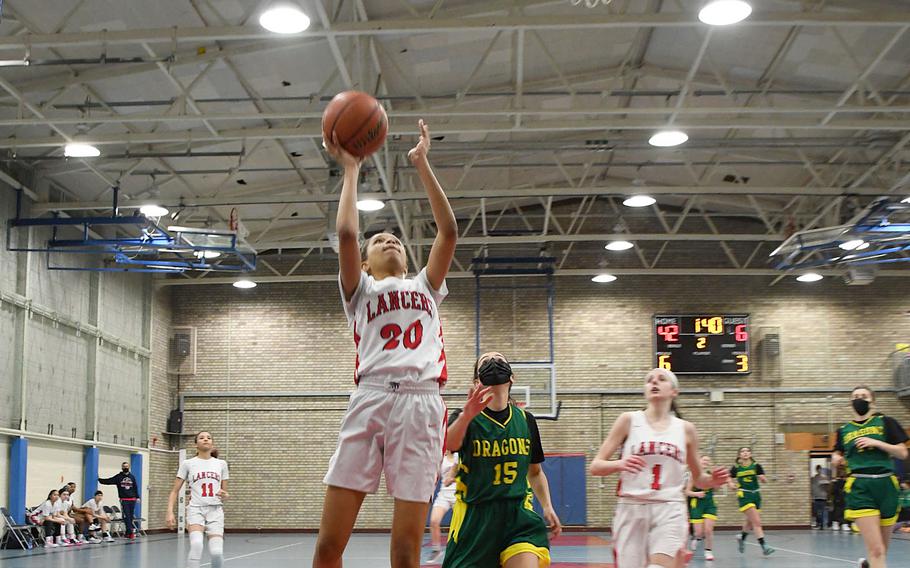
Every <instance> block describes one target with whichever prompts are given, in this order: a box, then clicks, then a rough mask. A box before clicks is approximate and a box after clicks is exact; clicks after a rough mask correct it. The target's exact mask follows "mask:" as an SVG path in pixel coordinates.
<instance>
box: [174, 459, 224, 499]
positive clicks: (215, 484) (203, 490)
mask: <svg viewBox="0 0 910 568" xmlns="http://www.w3.org/2000/svg"><path fill="white" fill-rule="evenodd" d="M177 477H179V478H180V479H183V480H184V481H186V483H187V484H188V485H189V486H190V502H189V504H190V505H192V506H195V507H201V506H206V505H221V497H219V496H218V492H219V491H221V481H222V480H224V479H228V478H230V475H229V474H228V466H227V462H226V461H224V460H220V459H218V458H209V459H207V460H204V459H202V458H200V457H194V458H190V459H188V460H185V461H184V462H183V463H181V464H180V469H179V470H177Z"/></svg>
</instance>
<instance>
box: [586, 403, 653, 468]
mask: <svg viewBox="0 0 910 568" xmlns="http://www.w3.org/2000/svg"><path fill="white" fill-rule="evenodd" d="M631 424H632V415H631V414H630V413H628V412H623V413H622V414H620V415H619V416H618V417H617V418H616V421H615V422H614V423H613V427H612V428H610V433H609V434H607V439H606V440H604V443H603V444H602V445H601V446H600V451H598V452H597V455H596V456H595V457H594V459H593V460H591V467H590V471H591V475H611V474H614V473H619V472H621V471H628V472H633V473H635V472H639V471H641V470H642V469H644V467H645V460H644V459H642V458H641V457H640V456H626V457H624V458H621V459H618V460H611V459H610V458H611V457H613V454H615V453H616V450H618V449H619V447H620V446H621V445H622V443H623V442H624V441H625V440H626V438H627V437H628V436H629V428H630V427H631Z"/></svg>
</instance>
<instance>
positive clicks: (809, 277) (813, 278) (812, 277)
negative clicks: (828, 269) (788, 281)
mask: <svg viewBox="0 0 910 568" xmlns="http://www.w3.org/2000/svg"><path fill="white" fill-rule="evenodd" d="M822 278H824V276H822V275H821V274H818V273H816V272H808V273H806V274H802V275H800V276H797V277H796V279H797V280H799V281H800V282H818V281H819V280H821V279H822Z"/></svg>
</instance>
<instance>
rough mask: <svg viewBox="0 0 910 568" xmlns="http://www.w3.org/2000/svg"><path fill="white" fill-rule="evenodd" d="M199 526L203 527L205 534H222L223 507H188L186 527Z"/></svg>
mask: <svg viewBox="0 0 910 568" xmlns="http://www.w3.org/2000/svg"><path fill="white" fill-rule="evenodd" d="M190 525H200V526H203V527H205V534H208V535H219V534H224V507H223V506H221V505H188V506H187V508H186V526H187V527H189V526H190Z"/></svg>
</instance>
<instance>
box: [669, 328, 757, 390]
mask: <svg viewBox="0 0 910 568" xmlns="http://www.w3.org/2000/svg"><path fill="white" fill-rule="evenodd" d="M653 334H654V337H655V349H654V366H655V367H660V368H662V369H668V370H670V371H673V372H674V373H676V374H681V375H748V374H749V373H751V372H752V362H751V361H750V359H749V339H750V337H751V328H750V326H749V315H748V314H738V315H718V314H698V315H663V314H661V315H656V316H654V329H653Z"/></svg>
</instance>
